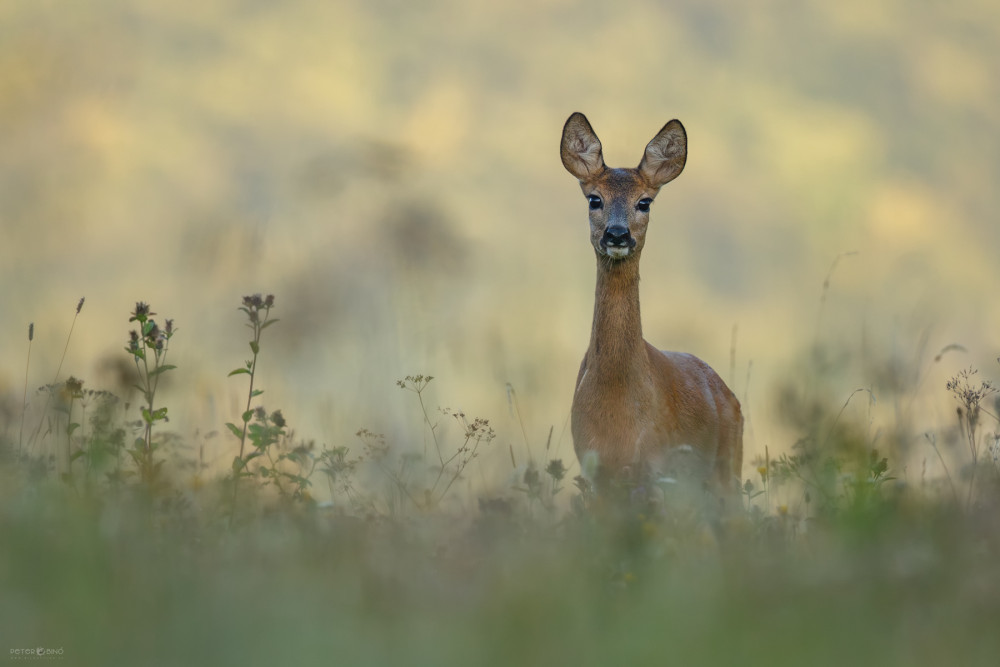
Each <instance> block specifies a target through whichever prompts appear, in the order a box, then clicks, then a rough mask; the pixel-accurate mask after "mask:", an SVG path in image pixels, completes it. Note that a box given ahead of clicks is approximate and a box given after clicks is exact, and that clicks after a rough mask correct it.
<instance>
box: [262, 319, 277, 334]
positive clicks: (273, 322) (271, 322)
mask: <svg viewBox="0 0 1000 667" xmlns="http://www.w3.org/2000/svg"><path fill="white" fill-rule="evenodd" d="M280 321H281V320H277V319H274V320H268V321H267V322H264V323H263V324H261V325H260V330H261V331H263V330H264V329H266V328H268V327H269V326H271V325H272V324H275V323H277V322H280Z"/></svg>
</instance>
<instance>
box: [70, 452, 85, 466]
mask: <svg viewBox="0 0 1000 667" xmlns="http://www.w3.org/2000/svg"><path fill="white" fill-rule="evenodd" d="M86 453H87V452H85V451H83V450H82V449H78V450H76V451H75V452H73V453H72V454H70V455H69V460H70V463H72V462H73V461H76V460H77V459H78V458H80V457H81V456H83V455H84V454H86Z"/></svg>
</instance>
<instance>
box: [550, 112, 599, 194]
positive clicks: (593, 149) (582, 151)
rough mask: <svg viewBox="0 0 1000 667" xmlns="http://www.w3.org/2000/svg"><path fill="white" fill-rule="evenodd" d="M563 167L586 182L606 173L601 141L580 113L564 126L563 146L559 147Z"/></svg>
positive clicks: (570, 118) (574, 115)
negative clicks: (603, 172)
mask: <svg viewBox="0 0 1000 667" xmlns="http://www.w3.org/2000/svg"><path fill="white" fill-rule="evenodd" d="M559 154H560V155H561V156H562V163H563V166H564V167H566V171H568V172H569V173H571V174H573V175H574V176H576V177H577V179H579V180H581V181H586V180H589V179H591V178H593V177H594V176H597V175H598V174H600V173H601V172H602V171H604V155H603V153H602V152H601V140H600V139H598V138H597V135H596V134H594V128H592V127H591V126H590V123H589V122H588V121H587V117H586V116H584V115H583V114H582V113H580V112H579V111H578V112H576V113H574V114H573V115H572V116H570V117H569V120H567V121H566V125H564V126H563V134H562V145H561V146H560V147H559Z"/></svg>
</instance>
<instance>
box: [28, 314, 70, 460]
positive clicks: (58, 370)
mask: <svg viewBox="0 0 1000 667" xmlns="http://www.w3.org/2000/svg"><path fill="white" fill-rule="evenodd" d="M82 308H83V299H82V298H81V299H80V301H79V303H77V305H76V314H74V315H73V321H72V322H70V325H69V333H68V334H67V335H66V344H65V345H64V346H63V353H62V357H61V358H60V359H59V365H58V366H57V367H56V376H55V377H54V378H52V384H55V383H56V382H57V381H58V380H59V374H60V373H61V372H62V366H63V362H64V361H66V352H67V351H68V350H69V341H70V339H72V338H73V329H74V328H75V327H76V318H78V317H79V316H80V310H81V309H82ZM25 382H27V378H25ZM51 400H52V392H51V391H50V392H49V393H48V396H46V397H45V405H44V406H42V416H41V418H40V419H39V420H38V428H36V429H35V432H34V433H32V435H31V439H30V440H29V441H28V446H29V447H31V446H33V445H34V444H35V440H36V439H37V438H38V434H39V433H41V432H42V424H44V423H45V413H46V411H47V410H48V409H49V402H50V401H51Z"/></svg>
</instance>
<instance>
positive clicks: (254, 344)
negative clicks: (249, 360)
mask: <svg viewBox="0 0 1000 667" xmlns="http://www.w3.org/2000/svg"><path fill="white" fill-rule="evenodd" d="M250 351H251V352H253V353H254V354H255V355H257V354H260V345H258V344H257V341H254V340H252V341H250Z"/></svg>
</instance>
